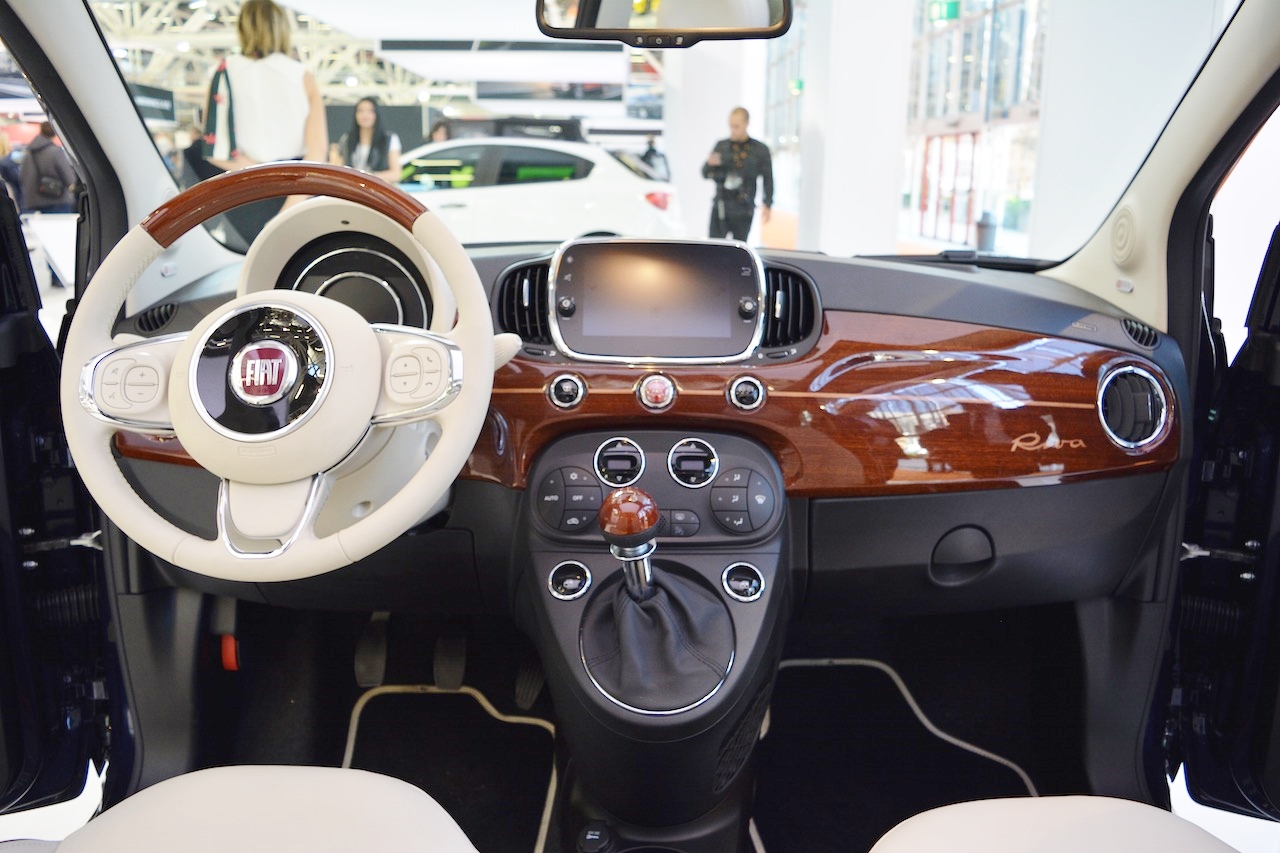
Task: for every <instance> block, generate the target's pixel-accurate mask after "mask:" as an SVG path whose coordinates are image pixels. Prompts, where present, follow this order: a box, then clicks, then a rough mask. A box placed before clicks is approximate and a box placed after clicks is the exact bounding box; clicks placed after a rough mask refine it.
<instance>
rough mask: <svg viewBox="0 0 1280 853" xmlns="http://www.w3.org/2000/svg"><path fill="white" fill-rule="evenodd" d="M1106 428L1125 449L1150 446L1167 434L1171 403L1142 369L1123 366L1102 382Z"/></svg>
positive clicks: (1100, 398)
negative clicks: (1169, 405) (1165, 431)
mask: <svg viewBox="0 0 1280 853" xmlns="http://www.w3.org/2000/svg"><path fill="white" fill-rule="evenodd" d="M1098 411H1099V414H1100V415H1101V417H1102V426H1103V427H1104V428H1105V429H1106V431H1107V435H1108V436H1110V437H1111V440H1112V441H1114V442H1115V443H1116V444H1118V445H1120V446H1121V447H1126V448H1135V447H1142V446H1143V445H1145V444H1149V443H1150V442H1152V441H1154V440H1155V439H1156V438H1158V437H1159V436H1160V435H1161V433H1163V432H1164V426H1165V422H1166V420H1167V419H1168V416H1169V411H1168V404H1167V402H1166V401H1165V396H1164V390H1163V389H1162V388H1161V387H1160V383H1159V382H1157V381H1156V378H1155V377H1154V376H1152V375H1151V374H1150V373H1148V372H1147V371H1145V370H1143V369H1141V368H1138V367H1121V368H1118V369H1116V370H1113V371H1111V372H1110V373H1108V374H1107V375H1106V377H1105V378H1104V379H1103V380H1102V389H1101V391H1100V392H1099V394H1098Z"/></svg>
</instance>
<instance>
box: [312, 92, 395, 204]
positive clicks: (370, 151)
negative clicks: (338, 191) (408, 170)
mask: <svg viewBox="0 0 1280 853" xmlns="http://www.w3.org/2000/svg"><path fill="white" fill-rule="evenodd" d="M329 162H330V163H332V164H334V165H335V166H350V167H352V168H353V169H359V170H360V171H361V172H367V173H369V174H370V175H373V176H374V177H375V178H381V179H382V180H384V181H386V182H387V183H389V184H394V183H397V182H398V181H399V180H400V137H399V136H397V135H396V134H394V133H388V132H387V130H386V128H384V127H383V126H382V115H381V114H380V113H379V111H378V102H377V100H376V99H374V98H361V99H360V100H359V102H358V103H357V104H356V108H355V115H354V117H353V119H352V122H351V130H349V131H347V132H346V133H344V134H342V138H341V139H339V140H338V142H337V143H336V144H335V145H331V146H330V147H329Z"/></svg>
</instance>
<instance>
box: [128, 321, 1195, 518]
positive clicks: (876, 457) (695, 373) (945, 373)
mask: <svg viewBox="0 0 1280 853" xmlns="http://www.w3.org/2000/svg"><path fill="white" fill-rule="evenodd" d="M1125 365H1133V366H1137V367H1141V368H1142V369H1144V370H1146V371H1147V372H1149V373H1151V374H1152V375H1153V376H1155V377H1157V379H1158V380H1159V381H1160V383H1161V384H1162V386H1163V390H1164V394H1165V398H1166V400H1167V401H1168V402H1169V409H1170V411H1169V417H1168V419H1167V422H1166V424H1165V426H1164V429H1163V430H1162V432H1161V433H1160V434H1159V436H1157V438H1156V440H1154V441H1153V442H1151V443H1150V444H1148V445H1146V446H1145V447H1142V448H1139V449H1126V448H1124V447H1121V446H1119V445H1118V444H1116V443H1115V442H1113V441H1111V440H1110V439H1109V438H1108V437H1107V434H1106V432H1105V431H1104V429H1103V427H1102V424H1101V422H1100V420H1099V417H1098V414H1097V398H1098V393H1099V390H1100V382H1101V379H1102V377H1103V376H1104V375H1105V374H1106V373H1107V372H1108V371H1110V370H1112V369H1114V368H1117V367H1121V366H1125ZM563 373H576V374H577V375H578V376H580V377H581V378H582V379H583V380H584V381H585V383H586V385H587V388H588V391H587V395H586V398H585V399H584V400H583V402H582V403H581V405H579V406H578V407H577V408H576V409H573V410H572V411H562V410H560V409H558V408H556V407H555V406H554V405H552V403H551V401H550V399H549V397H548V396H547V389H548V388H549V386H550V383H551V381H552V379H553V378H554V377H556V376H558V375H560V374H563ZM650 373H663V374H665V375H666V376H668V377H670V378H671V379H672V380H673V381H674V382H675V384H676V386H677V389H678V394H677V397H676V400H675V402H674V403H673V404H672V405H671V406H670V407H669V408H668V409H667V410H665V411H662V412H650V411H647V410H646V409H645V408H644V407H643V406H642V405H641V404H640V402H639V400H638V398H637V396H636V393H635V391H636V387H637V385H638V383H639V382H640V380H641V379H642V378H644V377H645V376H648V375H649V374H650ZM747 375H750V376H754V377H756V378H757V379H759V380H760V381H761V382H762V383H763V384H764V386H765V388H766V390H767V397H766V401H765V403H764V405H762V406H761V407H760V408H758V409H756V410H754V411H751V412H744V411H741V410H739V409H737V408H735V407H734V406H732V405H731V404H730V403H729V401H728V398H727V396H726V392H727V388H728V386H729V383H730V382H732V381H733V380H734V379H736V378H738V377H740V376H747ZM597 429H598V430H609V431H611V432H613V433H615V434H625V433H626V432H627V431H628V430H631V429H671V430H678V431H681V432H688V433H706V432H710V431H725V432H733V433H737V434H739V435H746V436H749V437H751V438H754V439H756V440H758V441H760V442H761V443H763V444H764V445H765V446H766V447H768V448H769V450H770V451H771V452H772V453H773V455H774V456H775V458H777V460H778V463H779V465H780V466H781V467H782V472H783V476H784V478H785V481H786V489H787V494H788V495H789V496H792V497H823V496H851V497H856V496H875V495H892V494H914V493H925V492H941V491H963V490H975V489H990V488H1006V487H1018V486H1031V485H1047V484H1052V483H1059V482H1078V481H1083V480H1091V479H1100V478H1105V477H1114V476H1123V475H1129V474H1133V473H1138V472H1146V471H1160V470H1166V469H1168V468H1169V467H1171V466H1172V465H1173V463H1174V462H1175V461H1176V459H1177V454H1178V444H1179V442H1178V431H1179V424H1178V412H1177V409H1176V405H1175V397H1174V394H1173V390H1172V387H1171V385H1170V383H1169V381H1168V379H1167V378H1166V377H1164V375H1163V373H1162V372H1161V370H1160V369H1159V367H1157V366H1156V365H1155V364H1154V363H1153V362H1151V361H1150V360H1149V359H1145V358H1143V357H1141V356H1138V355H1135V354H1133V353H1129V352H1124V351H1120V350H1116V349H1111V348H1108V347H1103V346H1099V345H1096V344H1090V343H1085V342H1081V341H1075V340H1070V339H1066V338H1056V337H1049V336H1044V335H1035V334H1030V333H1026V332H1019V331H1011V330H1007V329H999V328H993V327H988V326H981V325H975V324H969V323H959V322H953V321H947V320H926V319H919V318H910V317H897V316H888V315H877V314H866V313H858V312H845V311H828V312H826V314H825V317H824V325H823V330H822V335H821V338H820V340H819V343H818V345H817V346H816V347H815V348H814V350H813V351H812V352H810V353H808V354H807V355H805V356H804V357H802V358H800V359H798V360H796V361H793V362H787V363H783V364H777V363H766V362H761V361H753V362H750V363H743V364H740V365H729V366H717V367H706V366H701V367H652V366H644V365H636V366H625V365H597V364H591V365H588V364H572V365H566V364H560V363H546V362H540V361H535V360H532V359H526V358H519V357H517V358H516V359H513V360H512V361H511V362H510V363H509V364H507V365H506V366H505V367H503V368H501V369H500V370H499V371H498V372H497V374H496V375H495V377H494V390H493V399H492V402H491V405H490V412H489V417H488V420H487V422H486V425H485V429H484V432H483V433H482V434H481V437H480V439H479V441H478V442H477V443H476V448H475V450H474V451H473V452H472V455H471V457H470V459H469V460H468V462H467V465H466V466H465V467H464V469H463V471H462V474H461V476H463V477H465V478H470V479H476V480H484V481H488V482H493V483H499V484H502V485H504V486H508V487H511V488H525V487H526V486H527V485H528V483H527V478H528V473H529V470H530V468H531V467H532V465H533V462H534V460H535V458H536V457H537V456H538V454H539V453H540V452H542V451H543V450H544V449H545V448H546V447H547V446H548V444H549V443H550V442H552V441H554V440H555V439H556V438H558V437H560V436H562V435H566V434H568V433H572V432H578V431H582V430H597ZM157 444H161V445H165V447H164V448H163V449H156V448H154V447H153V445H157ZM174 444H176V442H173V441H172V440H170V441H167V442H157V441H155V440H154V439H151V438H148V437H146V436H134V435H129V436H127V437H126V438H121V439H119V440H118V442H117V447H118V449H119V451H120V452H121V453H122V454H123V455H126V456H138V455H140V454H146V458H156V459H164V460H166V461H181V460H180V459H179V458H178V457H176V456H175V455H174V447H173V445H174Z"/></svg>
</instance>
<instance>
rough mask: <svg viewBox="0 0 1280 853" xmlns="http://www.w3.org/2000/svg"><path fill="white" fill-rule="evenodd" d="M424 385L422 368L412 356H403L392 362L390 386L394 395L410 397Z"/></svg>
mask: <svg viewBox="0 0 1280 853" xmlns="http://www.w3.org/2000/svg"><path fill="white" fill-rule="evenodd" d="M421 384H422V366H421V365H420V364H419V363H418V360H417V359H416V358H414V357H413V356H411V355H402V356H400V357H399V358H397V359H396V360H395V361H393V362H391V377H390V381H389V382H388V385H389V386H390V388H391V392H392V393H393V394H399V395H403V396H409V395H410V394H412V393H413V392H414V391H416V390H417V389H418V386H419V385H421Z"/></svg>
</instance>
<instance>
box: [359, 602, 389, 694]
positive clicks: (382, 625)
mask: <svg viewBox="0 0 1280 853" xmlns="http://www.w3.org/2000/svg"><path fill="white" fill-rule="evenodd" d="M390 619H391V614H390V613H384V612H377V613H374V614H373V615H372V616H370V617H369V623H368V624H367V625H365V626H364V630H363V631H361V632H360V639H358V640H356V666H355V669H356V684H358V685H360V686H361V687H366V688H368V687H380V686H382V682H383V681H384V680H385V679H386V677H387V622H388V621H389V620H390Z"/></svg>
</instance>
